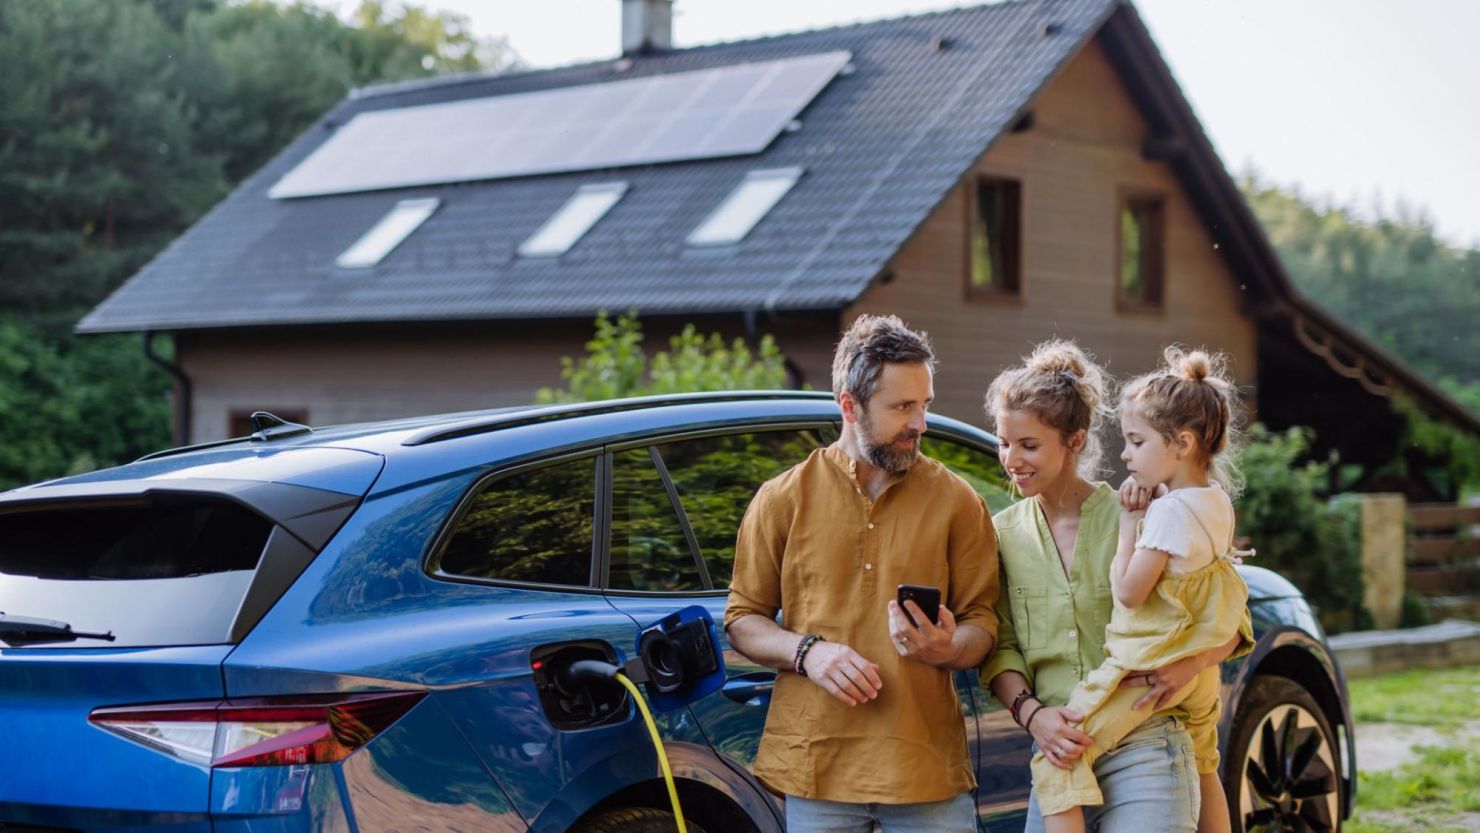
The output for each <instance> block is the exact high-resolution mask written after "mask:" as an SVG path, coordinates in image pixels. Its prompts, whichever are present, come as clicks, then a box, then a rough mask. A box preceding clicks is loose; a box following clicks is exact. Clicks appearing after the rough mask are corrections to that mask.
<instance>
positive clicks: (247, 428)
mask: <svg viewBox="0 0 1480 833" xmlns="http://www.w3.org/2000/svg"><path fill="white" fill-rule="evenodd" d="M260 410H262V409H261V408H253V409H252V410H250V411H232V412H231V413H230V414H229V415H228V416H227V422H226V436H228V437H250V436H252V430H253V429H252V414H253V413H254V412H256V411H260ZM268 413H270V414H272V415H273V416H275V417H277V418H278V419H281V420H283V421H284V422H296V423H298V424H299V425H307V424H308V409H307V408H273V409H272V410H270V411H268Z"/></svg>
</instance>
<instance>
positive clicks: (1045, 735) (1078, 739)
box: [1023, 700, 1095, 769]
mask: <svg viewBox="0 0 1480 833" xmlns="http://www.w3.org/2000/svg"><path fill="white" fill-rule="evenodd" d="M1033 702H1035V703H1036V702H1038V701H1037V700H1034V701H1033ZM1035 708H1039V709H1042V710H1043V713H1042V714H1036V713H1034V712H1033V711H1031V710H1029V709H1025V710H1024V711H1026V712H1027V715H1026V716H1025V717H1024V718H1023V719H1024V720H1028V719H1029V718H1031V722H1030V723H1029V724H1028V733H1029V734H1031V735H1032V736H1033V740H1035V741H1037V742H1038V751H1040V752H1042V753H1043V757H1045V758H1047V759H1048V762H1049V763H1051V764H1053V765H1054V766H1056V767H1058V768H1059V769H1073V768H1074V762H1075V761H1077V760H1079V756H1080V755H1083V754H1084V750H1086V749H1088V748H1089V747H1090V744H1092V743H1094V742H1095V739H1094V738H1092V737H1090V736H1089V735H1086V734H1085V733H1083V732H1081V731H1079V730H1078V729H1076V728H1074V724H1075V723H1078V722H1079V721H1081V720H1083V719H1084V715H1082V714H1080V713H1079V712H1076V711H1071V710H1069V709H1067V708H1065V707H1063V706H1035Z"/></svg>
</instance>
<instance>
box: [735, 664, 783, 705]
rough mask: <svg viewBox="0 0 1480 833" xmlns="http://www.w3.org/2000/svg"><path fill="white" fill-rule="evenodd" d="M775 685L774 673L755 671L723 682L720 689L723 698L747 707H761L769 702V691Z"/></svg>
mask: <svg viewBox="0 0 1480 833" xmlns="http://www.w3.org/2000/svg"><path fill="white" fill-rule="evenodd" d="M775 685H776V672H775V671H757V672H755V673H752V674H741V675H739V676H736V677H731V678H729V679H728V680H725V687H724V688H723V689H721V690H722V691H724V693H725V696H726V697H728V698H730V699H731V700H734V701H735V702H737V703H744V704H745V705H747V706H763V705H765V704H767V703H769V702H771V689H772V688H773V687H775Z"/></svg>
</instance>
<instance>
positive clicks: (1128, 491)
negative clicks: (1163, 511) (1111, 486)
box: [1120, 477, 1152, 518]
mask: <svg viewBox="0 0 1480 833" xmlns="http://www.w3.org/2000/svg"><path fill="white" fill-rule="evenodd" d="M1151 497H1152V493H1151V490H1150V489H1148V488H1146V487H1145V486H1142V485H1141V484H1140V483H1137V482H1136V479H1135V478H1134V477H1127V478H1126V479H1125V482H1124V483H1122V484H1120V510H1121V511H1122V512H1124V513H1125V514H1127V515H1131V516H1133V517H1136V518H1139V517H1141V516H1142V515H1144V514H1145V513H1146V507H1147V506H1149V505H1151Z"/></svg>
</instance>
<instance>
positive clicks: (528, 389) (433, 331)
mask: <svg viewBox="0 0 1480 833" xmlns="http://www.w3.org/2000/svg"><path fill="white" fill-rule="evenodd" d="M835 322H836V318H835V317H832V316H828V317H825V318H823V319H810V318H809V319H792V320H789V321H779V322H767V321H765V320H764V319H762V320H761V321H760V322H758V329H759V331H760V332H762V333H766V332H777V333H778V343H779V344H780V345H781V347H782V349H783V351H784V352H785V353H786V355H787V356H788V357H789V358H791V359H792V361H793V362H795V363H796V364H797V365H798V367H799V368H800V369H801V371H802V372H803V374H804V376H805V381H806V382H808V383H810V384H811V385H812V387H814V388H818V389H823V390H825V389H827V387H828V368H829V366H830V363H831V360H832V346H833V342H834V341H835V340H836V323H835ZM696 324H697V325H698V327H699V329H700V331H701V332H704V333H709V332H714V331H718V332H722V333H724V334H725V335H726V336H727V337H729V338H734V337H737V336H739V335H740V334H741V333H742V332H743V328H742V325H741V324H739V323H737V322H736V321H735V319H733V318H730V319H728V320H712V319H711V320H707V321H706V320H699V321H697V322H696ZM681 326H682V325H681V324H680V323H675V322H671V321H664V320H656V321H645V322H644V328H645V332H646V336H647V337H646V344H647V349H648V352H649V354H652V353H653V352H656V351H658V350H662V349H666V348H667V346H668V338H669V336H670V335H672V334H673V333H674V332H676V330H677V328H678V327H681ZM590 337H591V322H590V321H556V322H538V323H531V322H488V323H485V324H476V325H473V324H437V323H433V324H422V325H398V326H385V327H369V326H362V327H293V328H281V329H272V330H251V331H248V330H221V331H202V332H195V333H187V334H182V335H181V336H179V338H178V340H177V344H178V351H179V352H178V355H179V357H180V365H181V367H182V368H183V369H184V371H185V373H186V374H187V375H188V376H189V377H190V379H191V384H192V386H193V396H192V400H193V408H192V415H191V435H192V436H191V442H206V441H209V440H216V439H221V438H224V437H226V436H228V426H229V425H230V423H231V417H232V414H234V413H241V412H250V411H254V410H267V411H274V412H283V413H293V414H301V413H306V414H307V418H308V421H309V423H310V424H312V425H337V424H344V423H351V422H365V421H372V420H381V419H395V418H398V417H407V416H417V415H421V414H436V413H448V412H454V411H466V410H475V409H479V408H497V407H502V406H506V405H526V404H529V403H530V402H533V401H534V397H535V393H536V391H538V390H539V389H540V388H542V387H558V386H560V385H561V383H562V380H561V378H560V370H561V364H560V359H561V357H562V356H577V355H581V354H583V353H584V352H585V343H586V341H587V340H589V339H590Z"/></svg>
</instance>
